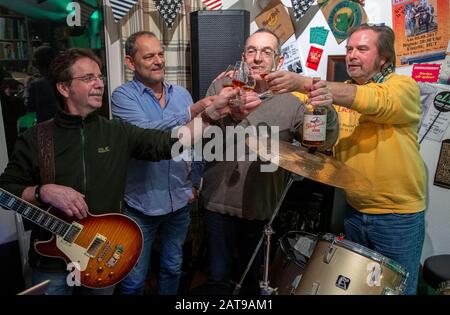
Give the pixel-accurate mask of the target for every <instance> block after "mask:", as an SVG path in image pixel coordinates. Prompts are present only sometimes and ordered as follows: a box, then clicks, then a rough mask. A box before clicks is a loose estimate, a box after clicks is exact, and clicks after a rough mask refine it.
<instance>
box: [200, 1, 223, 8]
mask: <svg viewBox="0 0 450 315" xmlns="http://www.w3.org/2000/svg"><path fill="white" fill-rule="evenodd" d="M202 2H203V3H204V4H205V5H206V6H207V7H208V8H209V9H210V10H220V9H222V0H202Z"/></svg>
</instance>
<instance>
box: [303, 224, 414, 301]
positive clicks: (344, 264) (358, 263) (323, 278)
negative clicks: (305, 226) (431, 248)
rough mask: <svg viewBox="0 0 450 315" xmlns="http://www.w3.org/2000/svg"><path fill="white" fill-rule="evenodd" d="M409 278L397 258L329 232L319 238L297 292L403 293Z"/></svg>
mask: <svg viewBox="0 0 450 315" xmlns="http://www.w3.org/2000/svg"><path fill="white" fill-rule="evenodd" d="M406 278H407V273H406V271H405V269H404V268H403V267H402V266H400V265H399V264H398V263H396V262H395V261H393V260H391V259H389V258H387V257H385V256H383V255H381V254H379V253H377V252H375V251H373V250H370V249H368V248H366V247H364V246H361V245H359V244H356V243H353V242H350V241H347V240H343V239H340V238H338V237H336V236H334V235H333V234H329V233H327V234H324V235H322V236H321V237H320V238H319V240H318V242H317V246H316V248H315V249H314V253H313V254H312V256H311V259H310V261H309V263H308V265H307V267H306V269H305V272H304V273H303V277H302V279H301V281H300V284H299V286H298V287H297V289H296V290H295V294H299V295H316V294H317V295H354V294H363V295H399V294H402V293H403V291H404V289H405V284H406Z"/></svg>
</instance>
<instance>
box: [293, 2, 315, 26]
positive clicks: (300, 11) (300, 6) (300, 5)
mask: <svg viewBox="0 0 450 315" xmlns="http://www.w3.org/2000/svg"><path fill="white" fill-rule="evenodd" d="M291 2H292V8H293V9H294V17H295V20H296V21H298V20H299V19H300V18H301V17H302V16H304V15H305V13H306V11H308V9H309V7H310V6H311V5H312V4H313V3H314V0H291Z"/></svg>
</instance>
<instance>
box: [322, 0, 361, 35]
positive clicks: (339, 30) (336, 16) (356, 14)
mask: <svg viewBox="0 0 450 315" xmlns="http://www.w3.org/2000/svg"><path fill="white" fill-rule="evenodd" d="M361 21H362V13H361V7H360V6H359V5H358V4H357V3H355V2H353V1H342V2H339V3H338V4H336V5H335V7H334V8H333V9H332V10H331V12H330V16H329V17H328V25H329V26H330V28H331V31H332V32H333V34H334V36H335V37H336V39H341V40H344V39H346V38H347V32H348V30H349V29H350V28H351V27H353V26H356V25H359V24H361Z"/></svg>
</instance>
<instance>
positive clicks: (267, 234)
mask: <svg viewBox="0 0 450 315" xmlns="http://www.w3.org/2000/svg"><path fill="white" fill-rule="evenodd" d="M302 179H303V176H300V175H296V174H293V173H291V174H290V175H289V180H288V182H287V184H286V187H285V188H284V190H283V193H282V195H281V198H280V200H278V203H277V206H276V208H275V211H274V212H273V214H272V217H271V218H270V220H269V222H268V223H267V225H266V226H265V227H264V231H263V234H262V235H261V238H260V239H259V242H258V245H256V248H255V251H254V252H253V255H252V257H251V258H250V261H249V262H248V264H247V267H246V268H245V271H244V273H243V274H242V276H241V279H240V280H239V283H238V284H236V286H235V288H234V290H233V295H237V294H239V291H240V289H241V287H242V283H243V282H244V279H245V277H246V276H247V273H248V271H249V270H250V267H251V266H252V264H253V261H254V260H255V258H256V255H257V254H258V251H259V249H260V248H261V245H262V242H263V240H264V238H266V242H265V250H264V278H263V280H262V281H261V282H260V287H261V294H262V295H272V294H273V292H274V291H275V290H274V289H273V288H271V287H270V286H269V264H270V245H271V243H270V242H271V238H272V234H273V233H274V231H273V229H272V223H273V221H274V220H275V218H276V216H277V214H278V212H279V211H280V208H281V205H282V204H283V201H284V198H285V197H286V195H287V192H288V191H289V188H291V185H292V183H294V182H296V181H300V180H302Z"/></svg>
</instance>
